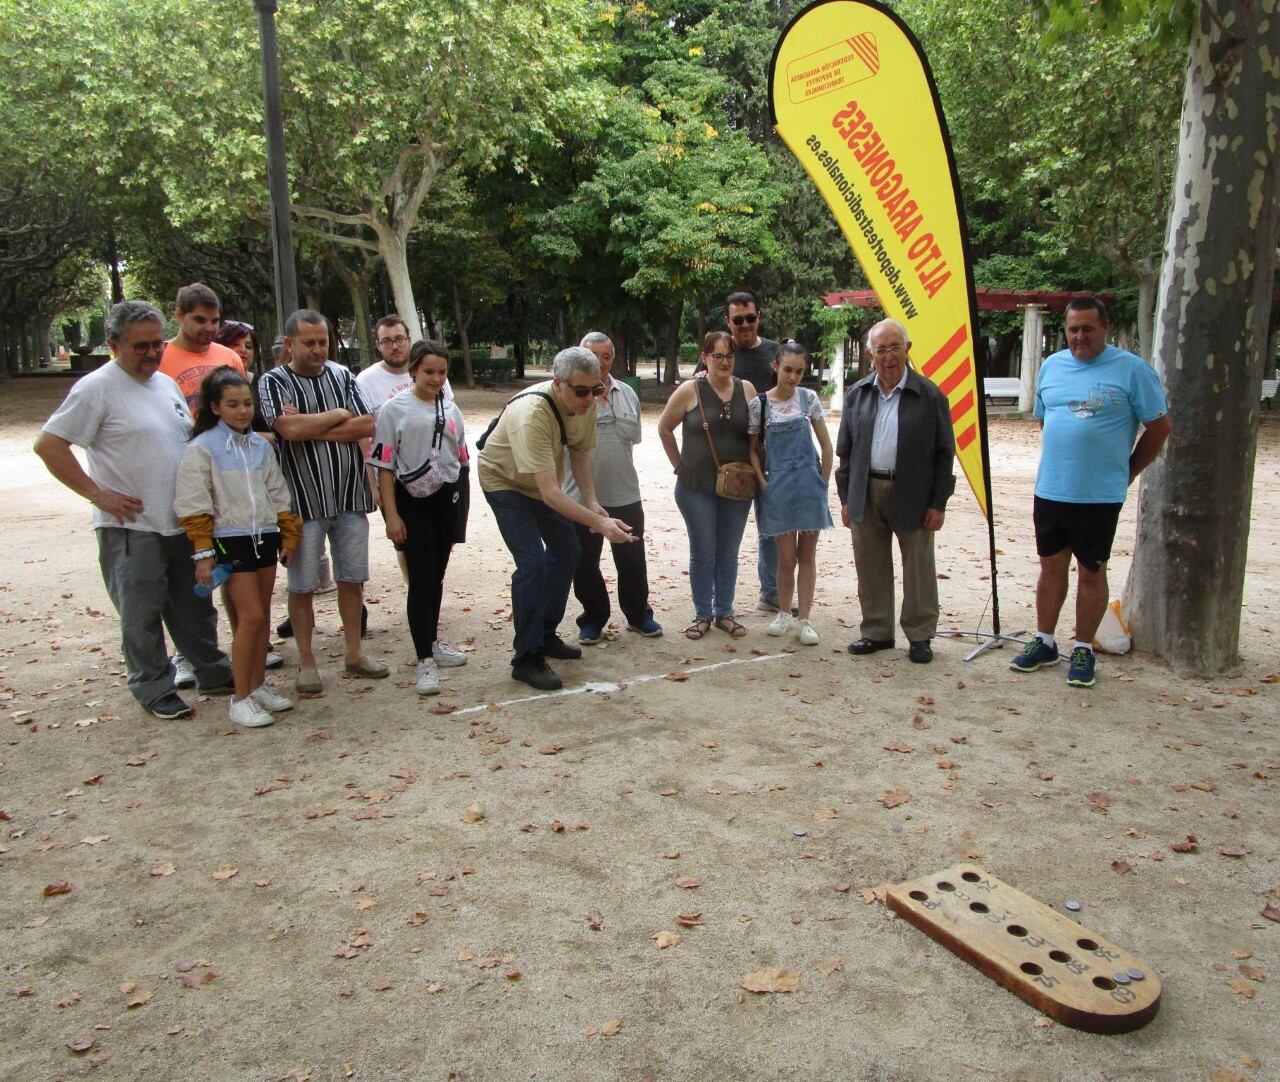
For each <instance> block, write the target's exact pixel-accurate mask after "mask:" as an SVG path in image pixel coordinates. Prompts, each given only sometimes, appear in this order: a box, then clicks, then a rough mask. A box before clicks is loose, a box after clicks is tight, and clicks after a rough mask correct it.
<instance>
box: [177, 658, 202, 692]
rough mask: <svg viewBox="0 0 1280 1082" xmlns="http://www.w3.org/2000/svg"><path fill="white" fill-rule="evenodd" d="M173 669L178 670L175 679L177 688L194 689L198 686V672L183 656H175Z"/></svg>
mask: <svg viewBox="0 0 1280 1082" xmlns="http://www.w3.org/2000/svg"><path fill="white" fill-rule="evenodd" d="M173 667H174V669H176V670H177V672H176V673H175V675H174V678H173V686H174V687H176V688H193V687H195V686H196V670H195V669H194V668H193V667H192V665H191V662H189V661H188V660H187V659H186V658H185V657H183V656H182V655H181V654H174V655H173Z"/></svg>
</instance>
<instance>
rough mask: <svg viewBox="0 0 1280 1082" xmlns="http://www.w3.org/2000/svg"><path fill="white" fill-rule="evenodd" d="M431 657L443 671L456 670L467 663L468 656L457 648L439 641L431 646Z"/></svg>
mask: <svg viewBox="0 0 1280 1082" xmlns="http://www.w3.org/2000/svg"><path fill="white" fill-rule="evenodd" d="M431 657H432V658H433V659H434V661H435V663H436V664H437V665H439V666H440V668H442V669H454V668H457V667H458V666H459V665H465V664H466V663H467V655H466V654H464V653H463V652H462V651H461V650H459V649H458V648H457V647H456V646H450V645H449V644H448V643H447V642H441V641H440V640H439V639H437V640H436V641H435V642H433V643H432V644H431Z"/></svg>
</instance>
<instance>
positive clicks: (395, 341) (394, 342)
mask: <svg viewBox="0 0 1280 1082" xmlns="http://www.w3.org/2000/svg"><path fill="white" fill-rule="evenodd" d="M408 343H409V338H408V336H407V335H403V334H397V335H396V336H395V337H394V338H379V339H378V345H380V346H404V345H408Z"/></svg>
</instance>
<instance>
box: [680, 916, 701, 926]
mask: <svg viewBox="0 0 1280 1082" xmlns="http://www.w3.org/2000/svg"><path fill="white" fill-rule="evenodd" d="M676 923H677V924H679V925H681V926H682V927H684V928H697V927H699V926H700V925H701V924H702V914H701V913H680V914H679V915H677V917H676Z"/></svg>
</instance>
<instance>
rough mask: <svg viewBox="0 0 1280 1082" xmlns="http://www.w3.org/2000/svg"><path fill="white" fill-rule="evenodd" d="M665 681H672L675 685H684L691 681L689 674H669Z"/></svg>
mask: <svg viewBox="0 0 1280 1082" xmlns="http://www.w3.org/2000/svg"><path fill="white" fill-rule="evenodd" d="M663 679H665V680H670V681H671V682H672V683H674V684H683V683H684V682H685V681H686V680H688V679H689V674H688V673H687V672H669V673H667V675H666V676H665V677H664V678H663Z"/></svg>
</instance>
